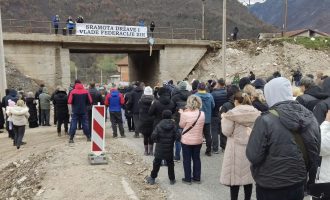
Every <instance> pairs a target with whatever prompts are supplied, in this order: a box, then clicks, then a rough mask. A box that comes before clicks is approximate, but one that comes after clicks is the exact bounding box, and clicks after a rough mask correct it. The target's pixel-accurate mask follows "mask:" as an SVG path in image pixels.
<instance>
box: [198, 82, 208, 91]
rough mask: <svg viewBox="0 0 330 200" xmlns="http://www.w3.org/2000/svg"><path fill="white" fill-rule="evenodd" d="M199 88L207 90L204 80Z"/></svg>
mask: <svg viewBox="0 0 330 200" xmlns="http://www.w3.org/2000/svg"><path fill="white" fill-rule="evenodd" d="M197 89H198V90H202V91H204V90H206V85H205V83H204V82H201V83H199V84H198V87H197Z"/></svg>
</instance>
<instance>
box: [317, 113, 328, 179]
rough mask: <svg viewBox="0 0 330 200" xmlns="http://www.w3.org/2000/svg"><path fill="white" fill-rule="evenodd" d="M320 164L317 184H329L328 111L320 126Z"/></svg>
mask: <svg viewBox="0 0 330 200" xmlns="http://www.w3.org/2000/svg"><path fill="white" fill-rule="evenodd" d="M320 156H322V164H321V168H320V175H319V180H318V181H317V182H318V183H330V111H328V113H327V116H326V119H325V121H324V122H323V123H322V125H321V153H320Z"/></svg>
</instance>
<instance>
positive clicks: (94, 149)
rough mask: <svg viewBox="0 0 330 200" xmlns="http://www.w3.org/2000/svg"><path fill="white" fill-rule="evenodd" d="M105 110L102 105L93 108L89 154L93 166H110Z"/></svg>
mask: <svg viewBox="0 0 330 200" xmlns="http://www.w3.org/2000/svg"><path fill="white" fill-rule="evenodd" d="M105 109H106V108H105V106H101V105H94V106H93V108H92V135H91V153H89V154H88V160H89V162H90V164H92V165H99V164H108V158H107V156H106V154H105Z"/></svg>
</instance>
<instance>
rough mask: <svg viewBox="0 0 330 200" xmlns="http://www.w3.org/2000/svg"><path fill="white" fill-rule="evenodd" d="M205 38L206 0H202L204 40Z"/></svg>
mask: <svg viewBox="0 0 330 200" xmlns="http://www.w3.org/2000/svg"><path fill="white" fill-rule="evenodd" d="M204 39H205V0H202V40H204Z"/></svg>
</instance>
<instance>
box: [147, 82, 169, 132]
mask: <svg viewBox="0 0 330 200" xmlns="http://www.w3.org/2000/svg"><path fill="white" fill-rule="evenodd" d="M158 97H159V98H158V100H155V101H153V103H152V104H151V107H150V109H149V112H148V113H149V115H150V116H154V123H153V127H154V128H156V126H157V124H158V123H159V122H160V121H161V120H162V113H163V111H164V110H170V111H171V112H172V113H174V111H175V107H174V103H173V102H172V100H171V94H170V91H169V90H168V89H166V88H164V87H162V88H160V89H159V91H158Z"/></svg>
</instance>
